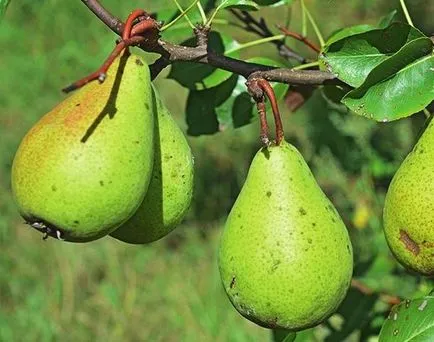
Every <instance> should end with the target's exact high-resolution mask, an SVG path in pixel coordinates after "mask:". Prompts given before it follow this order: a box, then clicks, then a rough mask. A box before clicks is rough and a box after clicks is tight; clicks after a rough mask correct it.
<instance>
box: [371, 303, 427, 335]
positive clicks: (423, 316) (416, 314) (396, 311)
mask: <svg viewBox="0 0 434 342" xmlns="http://www.w3.org/2000/svg"><path fill="white" fill-rule="evenodd" d="M433 336H434V296H431V295H429V296H426V297H423V298H418V299H414V300H406V301H404V302H402V303H401V304H399V305H397V306H394V307H393V308H392V310H391V312H390V314H389V316H388V317H387V320H386V321H385V323H384V325H383V328H382V329H381V332H380V336H379V341H380V342H388V341H403V342H407V341H409V342H410V341H411V342H424V341H426V342H429V341H432V340H433Z"/></svg>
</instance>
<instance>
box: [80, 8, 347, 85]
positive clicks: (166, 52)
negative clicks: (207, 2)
mask: <svg viewBox="0 0 434 342" xmlns="http://www.w3.org/2000/svg"><path fill="white" fill-rule="evenodd" d="M81 1H82V2H83V4H84V5H86V6H87V7H88V8H89V9H90V10H91V11H92V12H93V13H94V14H95V15H96V16H97V17H98V18H99V19H100V20H101V21H102V22H103V23H104V24H106V25H107V26H108V27H109V28H110V29H111V30H112V31H113V32H115V33H116V34H118V35H120V36H122V33H123V29H124V24H123V22H122V21H121V20H120V19H118V18H116V17H115V16H113V15H112V14H111V13H110V12H108V11H107V10H106V9H105V8H104V7H103V6H102V5H101V4H100V3H99V1H98V0H81ZM196 33H197V32H196ZM196 35H197V34H196ZM139 47H140V48H141V49H143V50H144V51H147V52H154V53H157V54H160V55H161V58H159V59H158V60H157V61H156V62H155V63H154V64H152V65H150V69H151V73H152V77H153V78H155V77H156V76H157V75H158V73H159V72H161V70H163V69H164V68H165V67H166V66H168V65H169V64H171V63H174V62H195V63H201V64H208V65H211V66H213V67H216V68H219V69H223V70H226V71H229V72H232V73H234V74H238V75H242V76H244V77H245V78H246V79H247V78H249V77H253V76H254V77H257V78H264V79H266V80H268V81H272V82H280V83H288V84H294V85H323V84H341V81H339V80H338V79H337V78H336V76H334V75H333V74H331V73H329V72H324V71H318V70H292V69H285V68H275V67H270V66H266V65H261V64H255V63H248V62H244V61H241V60H238V59H233V58H230V57H227V56H224V55H221V54H217V53H215V52H214V51H212V50H209V49H207V47H206V46H203V45H198V46H196V47H187V46H180V45H176V44H171V43H169V42H166V41H164V40H162V39H158V40H157V43H156V44H149V42H148V41H145V42H144V43H142V44H140V45H139Z"/></svg>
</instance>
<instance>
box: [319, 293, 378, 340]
mask: <svg viewBox="0 0 434 342" xmlns="http://www.w3.org/2000/svg"><path fill="white" fill-rule="evenodd" d="M376 301H377V296H376V295H372V296H365V295H364V294H362V293H361V292H359V291H358V290H355V289H354V288H350V290H349V291H348V294H347V296H346V297H345V299H344V301H343V302H342V304H341V305H340V306H339V308H338V310H337V312H336V313H338V314H340V315H341V316H342V317H343V319H344V320H343V322H342V324H341V327H339V328H333V327H331V326H330V328H332V333H331V334H330V335H329V336H327V338H326V339H325V340H324V341H325V342H334V341H344V340H345V338H346V337H348V336H349V335H351V334H352V333H353V332H354V331H356V330H361V329H363V328H364V327H365V326H366V325H369V322H370V320H371V318H372V316H373V308H374V305H375V302H376ZM332 318H333V316H332V317H331V318H330V319H329V324H330V320H331V319H332Z"/></svg>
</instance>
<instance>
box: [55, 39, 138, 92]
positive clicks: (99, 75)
mask: <svg viewBox="0 0 434 342" xmlns="http://www.w3.org/2000/svg"><path fill="white" fill-rule="evenodd" d="M144 40H145V38H144V37H140V36H135V37H131V38H129V39H126V40H121V41H120V42H119V43H118V44H117V45H116V46H115V48H114V49H113V51H112V53H111V54H110V55H109V56H108V58H107V59H106V60H105V62H104V63H103V65H102V66H101V67H100V68H99V69H98V70H97V71H95V72H93V73H91V74H90V75H88V76H86V77H84V78H82V79H80V80H78V81H76V82H74V83H72V84H70V85H69V86H67V87H65V88H63V89H62V91H63V92H64V93H69V92H71V91H73V90H76V89H79V88H81V87H83V86H84V85H85V84H87V83H89V82H91V81H94V80H98V81H99V82H100V83H103V82H104V81H105V79H106V77H107V70H108V69H109V68H110V65H112V63H113V61H114V60H115V59H116V57H118V56H119V55H120V54H121V53H122V51H123V50H124V49H125V48H127V47H128V46H132V45H138V44H140V43H141V42H143V41H144Z"/></svg>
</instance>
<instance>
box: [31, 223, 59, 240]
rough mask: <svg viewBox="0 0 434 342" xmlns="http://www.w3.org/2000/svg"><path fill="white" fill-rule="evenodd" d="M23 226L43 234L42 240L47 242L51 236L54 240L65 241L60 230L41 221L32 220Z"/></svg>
mask: <svg viewBox="0 0 434 342" xmlns="http://www.w3.org/2000/svg"><path fill="white" fill-rule="evenodd" d="M25 224H28V225H29V226H30V227H32V228H34V229H36V230H37V231H39V232H41V233H42V234H44V236H43V237H42V239H43V240H47V239H48V237H49V236H51V237H52V238H54V239H57V240H60V241H65V238H64V236H65V233H64V232H63V231H62V230H61V229H59V228H57V227H55V226H54V225H52V224H50V223H48V222H45V221H43V220H41V219H32V220H31V221H26V222H25Z"/></svg>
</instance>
